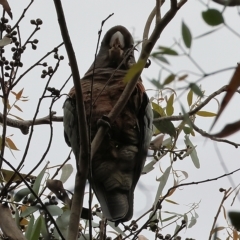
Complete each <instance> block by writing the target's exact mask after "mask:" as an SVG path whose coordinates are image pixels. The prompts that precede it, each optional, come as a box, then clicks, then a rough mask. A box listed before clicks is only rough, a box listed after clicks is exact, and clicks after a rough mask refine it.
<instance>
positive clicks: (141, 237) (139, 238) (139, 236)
mask: <svg viewBox="0 0 240 240" xmlns="http://www.w3.org/2000/svg"><path fill="white" fill-rule="evenodd" d="M138 240H148V238H146V237H145V236H143V235H138Z"/></svg>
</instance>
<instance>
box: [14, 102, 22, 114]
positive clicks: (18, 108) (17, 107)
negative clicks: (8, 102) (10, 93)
mask: <svg viewBox="0 0 240 240" xmlns="http://www.w3.org/2000/svg"><path fill="white" fill-rule="evenodd" d="M13 106H14V107H15V108H16V109H17V110H18V111H20V112H22V109H21V108H20V107H19V106H18V105H16V104H14V105H13Z"/></svg>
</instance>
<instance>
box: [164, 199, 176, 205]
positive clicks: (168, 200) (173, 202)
mask: <svg viewBox="0 0 240 240" xmlns="http://www.w3.org/2000/svg"><path fill="white" fill-rule="evenodd" d="M165 201H166V202H169V203H172V204H176V205H179V203H177V202H175V201H172V200H170V199H165Z"/></svg>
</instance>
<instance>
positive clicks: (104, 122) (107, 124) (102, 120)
mask: <svg viewBox="0 0 240 240" xmlns="http://www.w3.org/2000/svg"><path fill="white" fill-rule="evenodd" d="M97 126H98V128H99V127H101V126H103V127H107V128H109V129H110V128H111V124H110V119H109V117H108V116H106V115H103V116H102V118H100V119H98V121H97Z"/></svg>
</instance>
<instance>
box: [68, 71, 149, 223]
mask: <svg viewBox="0 0 240 240" xmlns="http://www.w3.org/2000/svg"><path fill="white" fill-rule="evenodd" d="M112 73H113V69H96V70H95V74H94V84H93V93H92V95H93V101H92V102H94V101H95V100H96V98H97V100H96V101H95V104H94V106H93V108H92V117H91V138H92V139H93V138H94V136H95V134H96V132H97V129H98V126H97V121H98V120H99V119H100V118H102V116H103V115H108V113H109V112H110V111H111V110H112V108H113V106H114V105H115V104H116V102H117V101H118V99H119V97H120V96H121V93H122V92H123V90H124V88H125V84H124V83H123V81H122V80H123V78H124V76H125V74H126V71H117V72H115V74H114V77H113V78H112V80H111V81H110V82H109V83H108V84H107V86H105V83H106V82H107V80H108V79H109V78H110V77H111V75H112ZM91 80H92V72H89V73H87V74H86V75H85V77H84V78H83V79H82V80H81V85H82V90H83V97H84V102H85V108H86V113H87V116H89V112H90V103H91V94H90V86H91ZM104 87H105V88H104ZM103 88H104V90H103V91H102V93H101V94H100V95H99V93H100V91H101V90H102V89H103ZM70 96H71V97H70V98H68V99H67V100H66V102H65V104H64V129H65V136H66V142H67V143H69V144H70V146H71V147H72V149H73V152H74V154H75V156H76V157H77V156H78V154H79V146H80V144H79V137H78V127H77V117H76V106H75V98H74V89H72V90H71V92H70ZM151 137H152V109H151V106H150V104H149V100H148V97H147V95H146V93H145V90H144V87H143V85H142V83H141V80H139V82H138V84H137V86H136V88H135V90H134V91H133V93H132V95H131V96H130V99H129V101H128V103H127V105H126V106H125V108H124V109H123V111H122V112H121V113H120V114H119V116H118V117H117V119H116V121H115V122H113V123H112V124H111V129H110V130H109V132H108V134H107V135H106V136H105V137H104V140H103V142H102V144H101V145H100V147H99V149H98V150H97V152H96V154H95V156H94V158H93V159H92V183H93V189H94V192H95V194H96V196H97V198H98V200H99V202H100V204H101V207H102V211H103V213H104V216H105V217H106V218H107V219H108V220H111V221H117V222H118V221H121V222H122V221H127V220H129V219H130V218H131V217H132V215H133V192H134V189H135V186H136V184H137V181H138V179H139V177H140V175H141V171H142V168H143V166H144V163H145V159H146V156H147V149H148V146H149V144H150V141H151Z"/></svg>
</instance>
